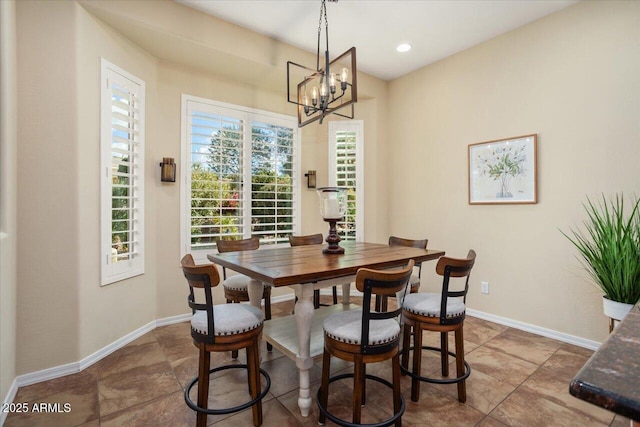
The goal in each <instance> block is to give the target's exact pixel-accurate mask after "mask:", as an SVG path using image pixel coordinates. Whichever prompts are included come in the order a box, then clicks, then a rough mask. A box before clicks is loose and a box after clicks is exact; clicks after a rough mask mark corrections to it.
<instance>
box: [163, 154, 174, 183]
mask: <svg viewBox="0 0 640 427" xmlns="http://www.w3.org/2000/svg"><path fill="white" fill-rule="evenodd" d="M160 168H161V169H160V180H161V181H162V182H176V162H175V160H174V159H173V158H171V157H163V158H162V163H160Z"/></svg>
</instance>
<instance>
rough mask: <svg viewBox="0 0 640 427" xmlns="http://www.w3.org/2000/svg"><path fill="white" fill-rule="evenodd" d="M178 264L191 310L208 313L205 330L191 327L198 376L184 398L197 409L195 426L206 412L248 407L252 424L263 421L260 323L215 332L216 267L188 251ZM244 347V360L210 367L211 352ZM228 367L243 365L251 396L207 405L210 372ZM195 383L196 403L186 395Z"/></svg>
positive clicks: (204, 422)
mask: <svg viewBox="0 0 640 427" xmlns="http://www.w3.org/2000/svg"><path fill="white" fill-rule="evenodd" d="M180 264H181V267H182V271H183V274H184V276H185V278H186V279H187V282H188V283H189V296H188V302H189V307H190V308H191V312H192V314H195V312H196V311H197V310H204V311H206V313H207V334H206V335H205V334H202V333H200V332H198V331H196V330H195V329H194V328H191V337H192V338H193V344H194V345H195V346H196V347H197V348H198V353H199V360H198V376H197V377H195V378H194V379H193V380H191V382H190V383H189V384H188V385H187V387H186V388H185V392H184V399H185V402H186V403H187V405H188V406H189V407H190V408H191V409H193V410H194V411H196V413H197V415H196V425H197V427H206V425H207V415H219V414H229V413H233V412H238V411H241V410H244V409H247V408H249V407H252V411H253V424H254V426H256V427H257V426H260V425H261V424H262V421H263V418H262V399H263V398H264V397H265V396H266V395H267V393H268V391H269V388H270V387H271V379H270V377H269V375H268V374H267V372H266V371H264V370H263V369H261V368H260V337H261V334H262V328H263V325H262V324H261V325H260V326H259V327H257V328H255V329H252V330H250V331H246V332H241V333H237V334H232V335H219V336H216V335H215V317H214V315H213V312H214V306H213V296H212V291H211V290H212V288H214V287H216V286H217V285H218V284H219V283H220V276H219V274H218V269H217V268H216V267H215V265H214V264H206V265H195V263H194V261H193V257H192V256H191V255H190V254H187V255H185V256H184V257H183V258H182V260H181V262H180ZM194 288H200V289H203V291H204V299H205V303H204V304H202V303H197V302H196V299H195V293H194ZM243 348H244V349H246V353H247V363H246V364H231V365H225V366H220V367H217V368H214V369H211V366H210V365H211V352H221V351H236V352H237V351H238V350H240V349H243ZM227 369H246V370H247V374H248V375H247V377H248V386H249V393H250V394H251V400H249V401H248V402H245V403H243V404H241V405H238V406H235V407H232V408H223V409H209V408H208V400H209V380H210V374H211V373H214V372H218V371H222V370H227ZM261 375H262V376H263V377H264V378H265V387H264V389H262V391H261V386H260V376H261ZM196 384H197V385H198V397H197V403H194V402H193V401H192V400H191V397H190V396H189V392H190V391H191V389H192V388H193V387H194V386H195V385H196Z"/></svg>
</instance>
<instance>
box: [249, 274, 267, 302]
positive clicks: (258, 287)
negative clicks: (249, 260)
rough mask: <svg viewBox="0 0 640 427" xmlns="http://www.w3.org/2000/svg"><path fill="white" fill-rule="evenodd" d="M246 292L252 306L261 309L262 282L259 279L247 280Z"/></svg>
mask: <svg viewBox="0 0 640 427" xmlns="http://www.w3.org/2000/svg"><path fill="white" fill-rule="evenodd" d="M247 293H248V294H249V302H250V303H251V305H252V306H254V307H258V308H259V309H262V306H261V304H262V294H263V293H264V283H262V282H261V281H260V280H256V279H251V280H249V286H247Z"/></svg>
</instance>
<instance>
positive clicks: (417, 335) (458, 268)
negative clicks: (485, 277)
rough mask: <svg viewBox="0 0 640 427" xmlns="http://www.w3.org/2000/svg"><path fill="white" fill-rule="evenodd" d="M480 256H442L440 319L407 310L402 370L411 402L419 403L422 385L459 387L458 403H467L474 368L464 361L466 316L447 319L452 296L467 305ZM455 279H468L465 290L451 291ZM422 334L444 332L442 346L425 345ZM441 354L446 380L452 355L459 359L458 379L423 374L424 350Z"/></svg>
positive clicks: (405, 314)
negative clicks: (451, 336)
mask: <svg viewBox="0 0 640 427" xmlns="http://www.w3.org/2000/svg"><path fill="white" fill-rule="evenodd" d="M475 259H476V253H475V251H473V250H470V251H469V253H468V254H467V257H466V258H462V259H457V258H450V257H441V258H440V259H439V260H438V264H437V265H436V273H437V274H438V275H440V276H443V280H442V293H441V297H440V317H428V316H421V315H419V314H415V313H412V312H410V311H408V310H406V309H404V310H403V313H402V319H403V322H404V331H403V347H402V348H403V351H402V363H401V370H402V372H403V373H405V374H408V375H409V376H411V400H412V401H414V402H417V401H418V400H419V397H420V382H421V381H424V382H429V383H436V384H454V383H457V385H458V400H459V401H460V402H462V403H464V402H466V400H467V393H466V383H465V380H466V379H467V378H468V377H469V375H470V374H471V367H470V366H469V364H468V363H467V362H466V361H465V360H464V335H463V326H464V319H465V314H464V313H462V314H461V315H460V316H455V317H447V315H446V313H447V301H448V299H449V298H452V297H462V298H463V301H464V302H465V303H466V297H467V291H468V290H469V278H470V277H471V269H472V268H473V265H474V263H475ZM452 277H458V278H466V279H465V286H464V289H463V290H461V291H451V290H450V289H449V281H450V278H452ZM422 331H434V332H440V347H439V348H438V347H431V346H423V345H422ZM449 332H454V334H455V347H456V351H455V353H454V352H451V351H449V341H448V333H449ZM412 335H413V347H411V336H412ZM411 349H413V367H412V370H409V369H408V362H409V351H410V350H411ZM423 349H424V350H431V351H437V352H439V353H440V364H441V371H442V376H443V377H448V376H449V356H453V357H455V360H456V377H455V378H443V379H438V378H429V377H425V376H421V375H420V371H421V367H422V366H421V361H422V350H423Z"/></svg>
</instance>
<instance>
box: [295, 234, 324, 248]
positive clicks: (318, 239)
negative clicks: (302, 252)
mask: <svg viewBox="0 0 640 427" xmlns="http://www.w3.org/2000/svg"><path fill="white" fill-rule="evenodd" d="M323 241H324V240H323V238H322V233H318V234H309V235H306V236H292V235H289V244H290V245H291V246H304V245H321V244H322V242H323Z"/></svg>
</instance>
